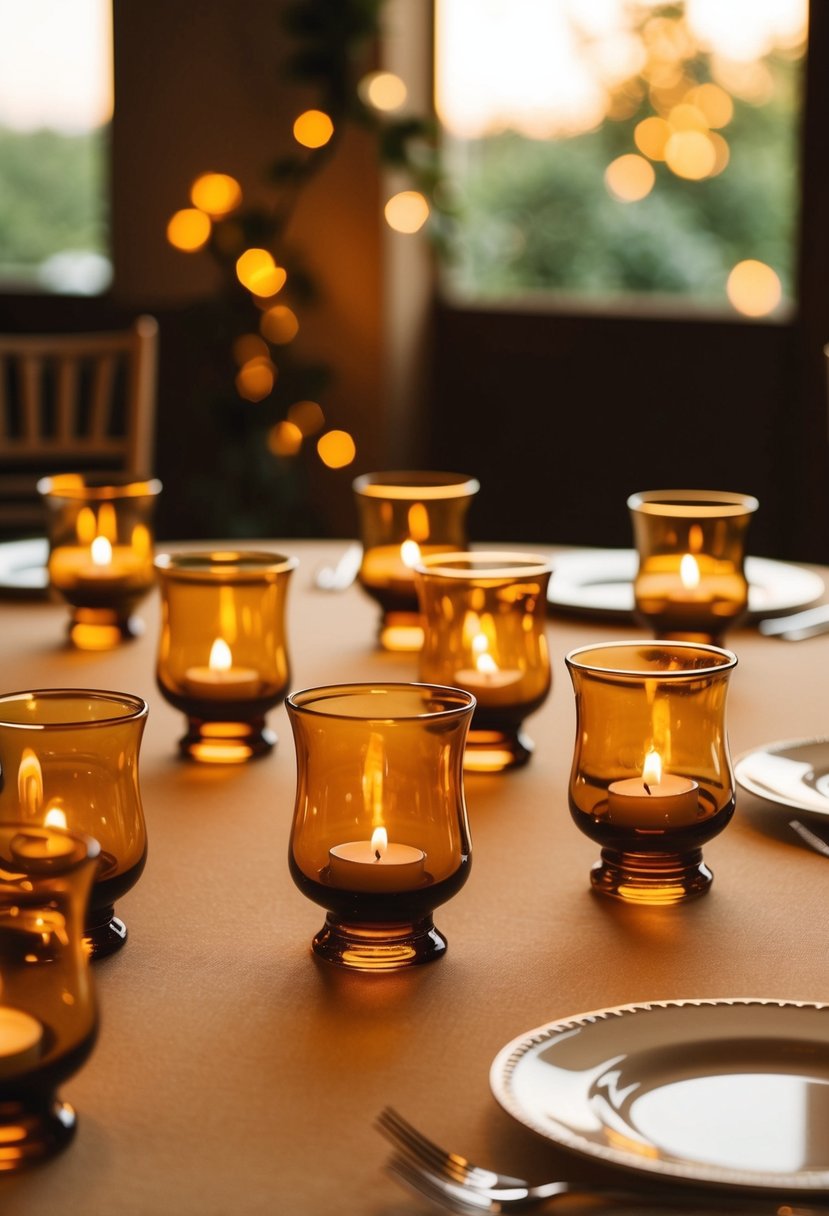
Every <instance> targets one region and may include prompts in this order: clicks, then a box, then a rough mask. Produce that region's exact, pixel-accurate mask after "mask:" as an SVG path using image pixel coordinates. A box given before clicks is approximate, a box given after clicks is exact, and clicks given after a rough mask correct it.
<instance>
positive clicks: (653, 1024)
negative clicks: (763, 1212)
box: [490, 998, 829, 1192]
mask: <svg viewBox="0 0 829 1216" xmlns="http://www.w3.org/2000/svg"><path fill="white" fill-rule="evenodd" d="M490 1084H491V1087H492V1091H493V1093H494V1095H495V1097H496V1098H497V1100H498V1101H499V1102H500V1103H501V1105H502V1106H503V1107H504V1109H505V1110H506V1111H507V1112H508V1113H509V1114H510V1115H512V1116H513V1117H514V1118H515V1119H517V1120H518V1121H519V1122H520V1123H523V1124H524V1125H525V1126H527V1127H529V1128H532V1130H533V1131H535V1132H538V1133H539V1134H540V1135H542V1136H544V1137H546V1138H547V1139H549V1140H552V1141H554V1142H555V1143H556V1144H558V1145H560V1146H563V1147H564V1148H567V1149H571V1150H574V1151H575V1152H577V1153H580V1154H585V1155H587V1156H589V1157H591V1158H600V1159H601V1160H602V1161H604V1162H606V1163H607V1164H609V1165H614V1166H620V1167H622V1168H626V1169H631V1170H635V1171H637V1172H641V1173H644V1174H652V1175H659V1176H666V1177H672V1178H682V1179H687V1180H689V1181H694V1182H701V1183H711V1184H715V1185H717V1186H726V1187H730V1186H737V1187H756V1188H762V1189H764V1190H772V1191H778V1190H779V1191H786V1192H789V1191H793V1190H797V1191H827V1190H829V1005H817V1004H814V1005H813V1004H807V1003H800V1002H798V1003H795V1002H786V1001H771V1000H761V999H749V998H734V999H729V1000H699V1001H658V1002H653V1003H649V1004H641V1005H622V1006H618V1007H616V1008H614V1009H602V1010H598V1011H596V1012H593V1013H585V1014H581V1015H579V1016H578V1017H572V1018H567V1019H565V1020H564V1021H560V1022H551V1023H549V1024H548V1025H546V1026H541V1027H539V1028H538V1029H537V1030H533V1031H530V1032H529V1033H527V1034H525V1035H522V1036H521V1037H520V1038H517V1039H515V1040H514V1041H513V1042H511V1043H508V1044H507V1046H506V1047H504V1048H503V1049H502V1050H501V1051H500V1052H499V1053H498V1055H497V1056H496V1058H495V1060H494V1061H493V1064H492V1069H491V1072H490Z"/></svg>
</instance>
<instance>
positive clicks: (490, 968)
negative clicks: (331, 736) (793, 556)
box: [0, 538, 829, 1216]
mask: <svg viewBox="0 0 829 1216" xmlns="http://www.w3.org/2000/svg"><path fill="white" fill-rule="evenodd" d="M224 543H226V542H224ZM234 544H237V542H234ZM346 544H347V541H346V540H338V539H326V540H307V539H302V540H298V539H291V538H278V539H273V540H270V539H268V540H257V541H255V542H246V546H245V547H248V548H256V549H259V550H267V551H270V552H277V553H281V554H287V555H291V556H295V557H296V558H297V559H298V566H297V568H296V570H295V571H294V573H293V575H292V578H291V583H290V588H289V594H288V603H287V636H288V646H289V653H290V663H291V673H290V684H289V687H290V689H291V690H300V689H307V688H312V687H316V686H319V685H329V684H339V683H352V682H377V681H379V682H389V681H404V682H408V681H416V680H417V679H418V666H417V655H416V654H413V653H392V652H389V651H384V650H381V649H380V648H379V647H378V645H377V640H376V639H377V623H378V609H377V605H376V604H375V603H374V601H373V600H371V599H370V598H369V597H368V595H367V594H366V593H365V592H364V591H363V590H362V588H361V587H360V586H359V584H358V583H356V582H355V583H352V584H351V585H350V586H348V587H347V588H345V589H342V590H336V591H331V590H322V589H320V588H319V587H318V586H317V578H316V575H317V572H318V571H319V569H320V568H321V567H322V566H326V565H331V564H332V563H334V562H335V561H336V560H337V558H338V557H339V556H340V554H341V553H342V551H343V550H344V549H345V547H346ZM206 547H208V546H206V544H205V543H204V542H176V543H175V544H173V543H172V542H162V543H159V545H158V548H159V549H160V550H165V549H166V551H173V550H178V551H181V550H195V549H201V550H203V549H205V548H206ZM499 547H501V548H503V546H499ZM523 548H529V546H523ZM533 549H535V550H537V551H539V552H542V553H544V554H545V555H547V556H552V560H553V565H554V567H555V563H556V557H557V553H558V552H559V551H558V549H557V547H556V546H555V545H549V546H533ZM809 569H811V570H812V571H814V572H815V573H817V574H819V575H821V576H825V577H826V579H827V582H829V570H822V569H821V568H820V567H809ZM138 613H139V615H140V617H141V618H142V619H143V622H144V625H145V629H144V633H143V635H142V636H140V637H138V638H136V639H134V640H131V641H129V642H128V643H125V644H123V645H121V646H118V647H116V648H115V649H112V650H107V651H96V652H91V651H81V650H77V649H74V648H72V647H71V646H70V645H69V644H68V643H67V639H66V624H67V619H68V615H67V609H66V606H65V604H63V603H61V602H59V601H56V600H54V599H51V598H50V597H49V596H48V595H45V594H31V595H20V594H11V595H8V596H6V597H0V673H1V674H0V679H2V690H0V691H2V692H13V691H22V690H29V689H42V688H88V689H106V690H113V691H121V692H128V693H131V694H135V695H137V696H139V697H142V698H144V699H145V700H146V701H147V703H148V705H149V716H148V721H147V726H146V731H145V734H144V739H143V743H142V747H141V753H140V786H141V796H142V801H143V808H144V814H145V818H146V822H147V833H148V842H149V844H148V849H149V851H148V858H147V864H146V868H145V870H144V873H143V875H142V876H141V878H140V880H139V881H138V883H137V884H136V885H135V886H134V887H133V889H132V890H131V891H129V892H128V893H127V894H126V895H125V896H124V897H123V898H122V899H121V900H119V901H118V904H117V907H116V911H117V913H118V914H119V915H120V916H122V917H123V919H124V920H125V922H126V924H127V927H128V939H127V941H126V943H125V945H124V947H123V948H122V949H120V950H119V951H117V952H116V953H114V954H112V955H111V956H110V957H108V958H104V959H101V960H100V961H96V962H94V963H93V964H92V972H93V977H94V986H95V990H96V993H97V1000H98V1005H99V1011H100V1032H99V1036H98V1040H97V1043H96V1045H95V1047H94V1050H93V1052H92V1054H91V1056H90V1058H89V1059H88V1061H87V1062H86V1063H85V1064H84V1066H83V1067H82V1068H81V1069H80V1070H79V1071H78V1072H77V1073H76V1074H75V1075H73V1076H72V1077H70V1078H69V1079H68V1080H67V1081H65V1082H64V1083H63V1085H62V1086H61V1089H60V1092H61V1095H62V1097H63V1098H65V1099H66V1100H68V1101H69V1102H71V1104H72V1105H73V1106H74V1107H75V1109H76V1111H77V1115H78V1124H77V1132H76V1135H75V1137H74V1139H73V1141H72V1142H71V1143H70V1145H69V1146H68V1148H67V1149H66V1150H65V1151H64V1152H62V1153H61V1154H59V1155H58V1156H56V1157H54V1158H53V1159H51V1160H49V1161H48V1162H46V1163H44V1164H42V1165H38V1166H36V1167H34V1168H31V1169H29V1170H26V1171H22V1172H20V1173H19V1174H14V1175H6V1176H3V1175H0V1212H2V1214H3V1216H46V1214H47V1213H48V1214H49V1216H54V1214H55V1213H56V1212H70V1213H79V1214H81V1213H82V1214H83V1216H104V1214H106V1216H113V1214H114V1213H117V1214H118V1216H167V1214H170V1216H276V1214H277V1213H285V1214H287V1213H291V1214H292V1216H333V1214H335V1213H336V1216H418V1214H425V1213H428V1212H430V1211H433V1210H434V1209H433V1208H431V1207H430V1206H429V1204H428V1202H427V1201H426V1200H425V1199H423V1198H420V1197H418V1196H417V1195H415V1194H413V1193H411V1192H409V1191H408V1190H406V1189H405V1188H403V1187H401V1185H400V1184H399V1182H398V1181H397V1180H396V1179H395V1178H394V1177H392V1176H390V1175H389V1173H388V1172H387V1170H386V1168H385V1166H386V1162H387V1160H388V1158H389V1154H390V1147H389V1144H388V1142H387V1140H386V1139H385V1138H384V1137H383V1136H382V1135H381V1134H380V1132H379V1131H378V1128H377V1125H376V1121H377V1116H378V1114H379V1113H380V1111H381V1110H382V1109H383V1108H384V1107H386V1106H393V1107H394V1108H396V1109H397V1110H398V1111H400V1112H401V1113H402V1114H403V1115H404V1116H405V1117H406V1118H407V1119H409V1120H411V1121H412V1122H413V1123H414V1124H416V1125H417V1126H418V1127H420V1128H422V1129H423V1130H424V1131H425V1132H427V1134H429V1135H430V1136H431V1137H432V1138H433V1139H435V1140H437V1141H438V1142H440V1143H443V1144H446V1145H448V1146H449V1147H450V1148H451V1149H454V1150H455V1151H457V1152H459V1153H463V1154H464V1155H466V1156H468V1157H469V1158H470V1159H472V1160H473V1161H476V1162H481V1163H483V1164H485V1165H489V1166H491V1167H492V1168H495V1169H500V1170H502V1171H504V1172H507V1173H510V1174H515V1175H520V1176H523V1177H526V1178H529V1179H531V1180H537V1181H541V1180H546V1179H551V1178H556V1177H560V1178H568V1179H574V1180H585V1181H591V1180H592V1181H594V1182H597V1181H606V1180H608V1179H609V1180H611V1181H613V1182H617V1183H618V1181H619V1179H620V1178H621V1179H623V1180H625V1181H626V1182H627V1183H628V1185H630V1184H631V1183H633V1184H634V1185H635V1184H636V1183H637V1177H636V1175H635V1174H631V1173H630V1172H629V1171H627V1170H625V1169H624V1168H619V1167H618V1166H616V1165H614V1164H613V1163H612V1162H611V1163H606V1162H603V1161H601V1160H597V1159H596V1158H595V1157H593V1156H591V1155H589V1154H584V1153H580V1152H574V1151H572V1149H571V1148H569V1147H567V1146H566V1145H563V1144H561V1143H558V1142H555V1141H553V1140H551V1139H550V1138H549V1137H547V1136H544V1135H539V1134H538V1133H537V1132H536V1131H534V1130H532V1129H531V1128H530V1127H528V1126H526V1125H525V1124H524V1123H523V1122H521V1121H519V1120H517V1119H516V1118H514V1117H513V1116H512V1115H511V1114H510V1113H508V1112H507V1111H506V1110H505V1109H504V1108H503V1106H502V1105H501V1104H500V1103H499V1102H498V1101H497V1100H496V1098H495V1097H494V1095H493V1092H492V1088H491V1084H490V1068H491V1065H492V1062H493V1060H494V1059H495V1058H496V1056H498V1054H499V1052H501V1050H502V1048H503V1047H504V1045H505V1044H508V1043H510V1042H511V1041H512V1040H514V1039H516V1038H517V1037H518V1036H521V1035H523V1034H525V1033H527V1032H530V1031H532V1030H533V1028H537V1027H542V1026H545V1025H547V1024H549V1023H552V1022H557V1021H560V1020H566V1019H568V1018H572V1017H577V1016H579V1015H582V1014H585V1013H587V1012H590V1011H601V1010H606V1009H614V1008H616V1007H620V1006H627V1005H639V1004H641V1005H649V1004H651V1003H654V1002H664V1001H668V1002H681V1001H691V1002H692V1001H700V1000H710V1001H724V1002H727V1001H729V1000H732V999H735V998H744V999H748V998H757V999H766V1000H770V1001H781V1002H782V1001H785V1002H806V1003H823V1002H829V917H827V910H828V909H829V860H828V859H827V858H825V857H822V856H820V855H819V854H818V853H817V852H816V851H815V850H813V849H810V848H809V847H808V846H807V845H806V844H805V843H804V841H803V840H802V839H801V838H800V836H798V835H797V834H796V832H795V831H793V830H792V828H791V827H790V826H789V821H790V819H792V818H798V819H802V820H803V821H804V822H806V823H809V824H812V825H813V826H814V827H815V829H816V830H820V827H821V823H820V816H819V814H815V813H811V812H807V811H792V810H791V809H789V808H788V807H786V806H784V805H781V804H780V803H779V802H773V801H770V800H768V799H766V798H763V797H760V796H758V795H756V794H753V793H750V792H748V791H747V790H745V789H744V788H739V789H738V792H737V804H736V810H735V813H734V816H733V819H732V820H731V822H730V823H729V824H728V825H727V827H726V828H725V830H724V831H722V832H721V833H720V834H719V835H718V836H716V837H715V838H714V839H713V840H711V841H710V842H708V843H707V844H706V845H705V846H704V856H705V860H706V862H707V864H708V865H709V866H710V868H711V870H712V871H713V874H714V881H713V883H712V885H711V887H710V889H709V890H708V891H707V892H706V893H705V894H704V895H702V896H700V897H698V898H696V899H691V900H688V901H687V902H681V903H678V904H676V905H674V906H664V907H663V906H639V905H631V904H627V903H625V902H623V901H619V900H615V899H609V898H607V897H605V896H603V895H601V894H597V893H595V892H594V891H593V890H592V888H591V885H590V880H589V873H590V868H591V866H592V865H593V863H594V862H595V861H596V860H597V858H598V853H599V848H598V846H597V845H596V844H595V843H594V842H593V841H591V840H590V839H588V838H587V837H586V836H585V835H583V834H582V833H581V832H580V831H579V830H578V829H577V828H576V826H575V824H574V821H573V819H572V818H571V814H570V811H569V809H568V793H567V791H568V779H569V775H570V768H571V764H572V761H573V750H574V738H575V723H576V713H575V703H574V694H573V688H572V684H571V681H570V678H569V675H568V671H567V668H566V666H565V661H564V656H565V655H566V654H567V653H568V652H569V651H571V650H572V649H574V648H576V647H579V646H584V645H587V644H595V643H599V642H604V641H619V640H637V639H646V638H648V636H649V635H648V633H647V632H646V631H645V630H644V629H643V628H641V627H640V626H639V625H637V624H636V623H635V621H633V620H632V619H627V618H624V619H622V618H620V617H619V616H618V615H613V614H609V615H607V616H603V615H602V614H601V613H600V612H598V613H597V612H593V613H592V614H591V613H587V614H579V613H577V612H573V611H569V610H559V609H558V608H556V607H555V605H552V606H551V608H550V611H549V614H548V621H547V625H546V633H547V642H548V646H549V652H550V657H551V662H552V669H553V685H552V690H551V692H550V695H549V697H548V698H547V700H546V702H545V703H544V704H543V706H542V707H541V708H540V709H539V710H538V711H537V712H536V713H535V714H534V715H533V716H532V717H530V718H529V719H528V720H527V722H526V731H527V733H528V734H529V735H530V737H531V738H532V740H533V742H534V745H535V747H534V751H533V753H532V756H531V758H530V760H529V762H528V763H527V764H526V765H525V766H524V767H520V768H516V769H514V770H512V771H507V772H504V773H500V774H485V773H477V774H476V773H470V774H467V775H466V777H465V780H464V789H465V799H466V806H467V813H468V818H469V825H470V833H471V842H472V863H471V868H470V873H469V878H468V881H467V882H466V883H465V885H464V886H463V887H462V888H461V889H460V890H459V891H458V892H457V894H456V895H455V896H454V897H453V898H451V899H450V900H449V901H448V902H447V903H445V904H444V905H442V906H441V907H439V908H437V909H436V911H435V923H436V925H437V927H438V928H439V930H440V931H441V932H442V933H443V934H444V935H445V937H446V939H447V943H448V948H447V950H446V952H445V955H444V956H442V957H440V958H439V959H437V960H435V961H433V962H430V963H429V964H428V965H424V966H415V967H410V968H408V969H402V970H398V971H393V972H389V973H379V974H364V973H359V972H358V973H355V972H351V971H348V970H346V969H342V968H340V967H337V966H335V965H332V964H331V963H329V962H326V961H324V960H321V959H319V958H317V957H316V956H315V955H314V954H313V953H312V950H311V941H312V938H313V936H314V934H315V933H316V932H317V931H318V930H319V929H320V928H321V926H322V924H323V921H324V918H325V913H324V910H323V909H322V908H321V907H319V906H317V905H316V904H314V903H312V902H310V901H309V899H308V898H306V897H305V895H303V893H302V892H301V891H300V890H299V889H298V887H297V886H296V885H295V884H294V882H293V880H292V878H291V874H290V872H289V866H288V843H289V833H290V829H291V822H292V816H293V811H294V801H295V793H296V775H297V770H296V760H295V751H294V744H293V738H292V732H291V729H290V725H289V721H288V717H287V713H286V709H285V706H284V704H282V705H280V706H279V707H278V708H276V709H274V710H273V711H272V712H271V713H270V714H269V715H268V722H269V724H270V726H271V727H272V728H273V729H274V730H275V732H276V734H277V736H278V742H277V745H276V747H275V749H274V750H273V751H271V752H270V753H268V754H267V755H265V756H262V757H259V758H257V759H255V760H253V761H251V762H249V763H245V764H233V765H210V764H199V763H196V762H193V761H188V760H183V759H182V758H181V757H180V755H179V752H178V746H177V743H178V739H179V738H180V736H181V735H182V733H183V730H184V726H185V722H184V718H183V717H182V714H181V713H180V712H179V711H177V710H176V709H175V708H173V707H172V706H171V705H170V704H168V703H167V702H166V701H165V700H164V698H163V697H162V696H161V694H160V692H159V689H158V687H157V684H156V674H155V671H156V653H157V648H158V638H159V629H160V604H159V596H158V591H157V589H156V590H154V591H152V592H151V593H150V594H149V595H148V597H147V598H146V599H145V600H144V601H143V602H142V604H141V605H140V607H139V609H138ZM724 645H725V646H727V647H728V648H730V649H731V650H733V651H734V653H735V654H736V655H737V659H738V662H737V666H736V669H735V670H734V672H733V674H732V677H731V680H730V686H729V691H728V698H727V725H728V734H729V739H730V748H731V756H732V758H733V759H734V761H737V760H738V759H739V758H740V757H741V756H742V755H744V754H746V753H749V752H751V751H752V750H753V749H756V748H758V747H760V746H762V745H765V744H768V743H772V742H774V741H777V740H793V739H794V740H796V739H810V738H821V737H823V736H829V678H827V673H828V672H829V634H824V635H822V636H817V637H813V638H811V639H809V640H806V641H802V642H798V643H791V642H785V641H781V640H779V639H776V638H771V637H765V636H763V635H762V634H761V633H760V632H759V631H758V629H757V628H756V622H754V621H749V622H748V623H747V624H745V625H743V626H741V627H738V628H736V629H734V630H732V631H731V632H730V633H729V634H728V636H727V637H726V639H725V642H724ZM826 1156H827V1157H829V1148H827V1153H826ZM694 1187H695V1184H694V1181H693V1179H691V1180H690V1181H689V1189H690V1190H691V1191H692V1192H693V1191H694ZM697 1191H698V1193H699V1204H700V1206H699V1210H700V1211H703V1210H705V1206H706V1203H705V1198H706V1196H705V1190H704V1188H703V1187H697Z"/></svg>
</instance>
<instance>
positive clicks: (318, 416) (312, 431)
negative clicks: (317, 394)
mask: <svg viewBox="0 0 829 1216" xmlns="http://www.w3.org/2000/svg"><path fill="white" fill-rule="evenodd" d="M288 421H289V422H293V424H294V426H296V427H299V429H300V431H301V432H302V434H303V435H316V433H317V431H321V430H322V428H323V427H324V426H325V414H324V413H323V412H322V407H321V406H320V405H318V404H317V402H316V401H295V402H294V404H293V405H292V406H290V408H289V409H288Z"/></svg>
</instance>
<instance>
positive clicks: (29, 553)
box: [0, 536, 49, 595]
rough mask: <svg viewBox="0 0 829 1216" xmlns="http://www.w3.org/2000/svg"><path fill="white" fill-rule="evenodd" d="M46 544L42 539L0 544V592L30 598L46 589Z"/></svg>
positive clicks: (47, 545)
mask: <svg viewBox="0 0 829 1216" xmlns="http://www.w3.org/2000/svg"><path fill="white" fill-rule="evenodd" d="M48 560H49V542H48V541H47V540H46V539H45V538H44V537H40V536H38V537H35V538H34V539H33V540H10V541H4V542H3V543H2V544H0V591H6V592H17V593H18V594H28V595H33V594H37V593H39V592H45V591H46V589H47V587H48V586H49V576H48V574H47V572H46V563H47V561H48Z"/></svg>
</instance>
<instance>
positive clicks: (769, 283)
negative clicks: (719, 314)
mask: <svg viewBox="0 0 829 1216" xmlns="http://www.w3.org/2000/svg"><path fill="white" fill-rule="evenodd" d="M725 290H726V293H727V295H728V298H729V300H730V301H731V304H732V305H733V307H734V308H736V310H737V312H741V313H743V315H744V316H746V317H765V316H767V315H768V314H769V313H770V312H773V311H774V309H775V308H776V307H777V305H778V304H779V303H780V299H781V297H782V294H783V289H782V286H781V284H780V279H779V278H778V276H777V274H776V272H775V271H774V270H772V268H771V266H767V265H766V263H765V262H758V261H755V260H754V259H753V258H748V259H747V260H746V261H744V262H738V263H737V265H736V266H735V267H734V268H733V270H732V271H731V274H730V275H729V276H728V282H727V283H726V288H725Z"/></svg>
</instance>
